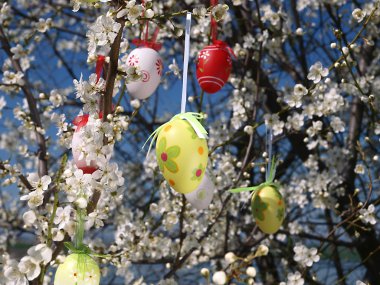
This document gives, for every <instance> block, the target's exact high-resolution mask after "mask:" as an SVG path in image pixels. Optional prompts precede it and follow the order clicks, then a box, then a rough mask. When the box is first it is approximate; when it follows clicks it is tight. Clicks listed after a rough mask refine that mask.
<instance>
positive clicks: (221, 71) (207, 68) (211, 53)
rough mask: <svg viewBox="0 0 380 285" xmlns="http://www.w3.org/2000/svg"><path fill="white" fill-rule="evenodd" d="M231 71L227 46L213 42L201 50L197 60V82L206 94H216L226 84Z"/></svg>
mask: <svg viewBox="0 0 380 285" xmlns="http://www.w3.org/2000/svg"><path fill="white" fill-rule="evenodd" d="M231 69H232V59H231V56H230V53H229V49H228V47H227V44H226V43H224V42H222V41H215V43H214V44H213V45H210V46H206V47H205V48H203V49H202V50H201V51H200V52H199V54H198V59H197V80H198V83H199V85H200V86H201V88H202V89H203V90H204V91H205V92H207V93H211V94H212V93H215V92H218V91H219V90H220V89H221V88H222V87H223V86H224V84H226V82H227V80H228V77H229V76H230V73H231Z"/></svg>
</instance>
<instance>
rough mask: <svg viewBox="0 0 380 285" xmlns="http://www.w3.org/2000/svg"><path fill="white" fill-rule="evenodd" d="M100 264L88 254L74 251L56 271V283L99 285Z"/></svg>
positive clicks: (55, 284) (56, 284)
mask: <svg viewBox="0 0 380 285" xmlns="http://www.w3.org/2000/svg"><path fill="white" fill-rule="evenodd" d="M99 283H100V270H99V266H98V264H97V263H96V262H95V261H94V260H93V259H92V258H91V257H90V256H89V255H87V254H83V253H80V254H77V253H73V254H70V255H69V256H67V257H66V259H65V261H64V262H63V263H62V264H60V265H59V266H58V269H57V272H56V273H55V278H54V285H99Z"/></svg>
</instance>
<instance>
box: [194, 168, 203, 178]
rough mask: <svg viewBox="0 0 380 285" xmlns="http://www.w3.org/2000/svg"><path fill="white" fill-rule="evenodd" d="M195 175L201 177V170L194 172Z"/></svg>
mask: <svg viewBox="0 0 380 285" xmlns="http://www.w3.org/2000/svg"><path fill="white" fill-rule="evenodd" d="M195 175H196V176H197V177H199V176H201V175H202V169H198V170H197V172H195Z"/></svg>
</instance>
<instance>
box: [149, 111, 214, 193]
mask: <svg viewBox="0 0 380 285" xmlns="http://www.w3.org/2000/svg"><path fill="white" fill-rule="evenodd" d="M156 157H157V162H158V165H159V168H160V170H161V173H162V174H163V176H164V178H165V179H166V181H167V182H168V183H169V184H170V186H171V187H172V188H173V189H174V190H175V191H177V192H179V193H182V194H187V193H190V192H192V191H194V190H195V189H197V187H198V186H199V184H200V183H201V182H202V179H203V177H204V175H205V170H206V166H207V160H208V147H207V141H206V139H203V138H199V137H198V135H197V134H196V132H195V131H194V129H193V127H192V126H191V124H190V123H189V122H188V121H187V120H183V119H181V118H176V117H174V118H173V119H172V120H170V121H169V122H167V123H166V124H164V125H163V126H162V128H161V130H160V131H159V133H158V136H157V143H156Z"/></svg>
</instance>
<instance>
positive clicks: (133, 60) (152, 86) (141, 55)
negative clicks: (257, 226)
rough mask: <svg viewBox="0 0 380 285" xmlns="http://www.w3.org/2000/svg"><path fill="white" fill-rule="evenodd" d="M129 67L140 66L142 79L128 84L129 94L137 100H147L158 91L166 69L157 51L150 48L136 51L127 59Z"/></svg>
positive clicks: (141, 48)
mask: <svg viewBox="0 0 380 285" xmlns="http://www.w3.org/2000/svg"><path fill="white" fill-rule="evenodd" d="M127 65H129V66H136V67H137V66H138V67H139V68H140V71H141V73H142V77H141V79H140V80H138V81H133V82H130V83H128V84H127V90H128V93H129V94H130V95H131V96H132V97H134V98H136V99H140V100H142V99H146V98H148V97H149V96H151V95H152V94H153V93H154V91H156V89H157V87H158V85H159V84H160V81H161V76H162V72H163V69H164V66H163V63H162V59H161V57H160V55H159V54H158V52H157V51H155V50H154V49H152V48H148V47H139V48H136V49H134V50H133V51H132V52H131V53H130V54H129V56H128V58H127Z"/></svg>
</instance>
